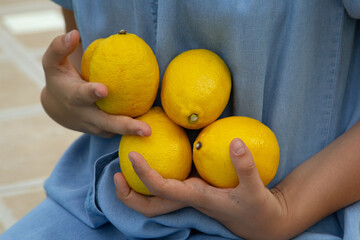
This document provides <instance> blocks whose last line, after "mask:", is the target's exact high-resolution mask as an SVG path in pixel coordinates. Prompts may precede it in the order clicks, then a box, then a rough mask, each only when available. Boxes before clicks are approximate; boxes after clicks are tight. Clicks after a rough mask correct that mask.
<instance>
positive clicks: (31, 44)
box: [16, 30, 65, 49]
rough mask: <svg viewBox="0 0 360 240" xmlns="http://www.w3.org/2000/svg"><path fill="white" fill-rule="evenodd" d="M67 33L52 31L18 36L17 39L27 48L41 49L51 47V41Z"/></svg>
mask: <svg viewBox="0 0 360 240" xmlns="http://www.w3.org/2000/svg"><path fill="white" fill-rule="evenodd" d="M63 33H65V30H64V31H50V32H41V33H36V34H23V35H18V36H16V38H17V39H18V40H19V41H20V42H21V43H22V44H23V45H25V47H27V48H30V49H31V48H39V47H43V46H49V44H50V43H51V41H52V40H53V39H54V38H55V37H56V36H58V35H61V34H63Z"/></svg>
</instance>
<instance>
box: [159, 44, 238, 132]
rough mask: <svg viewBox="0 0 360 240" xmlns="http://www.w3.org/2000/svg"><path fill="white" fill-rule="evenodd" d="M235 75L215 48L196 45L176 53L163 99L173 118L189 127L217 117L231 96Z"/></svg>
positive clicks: (167, 71) (168, 74)
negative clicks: (214, 50)
mask: <svg viewBox="0 0 360 240" xmlns="http://www.w3.org/2000/svg"><path fill="white" fill-rule="evenodd" d="M230 91H231V75H230V71H229V69H228V67H227V65H226V64H225V62H224V61H223V60H222V59H221V58H220V57H219V56H218V55H217V54H215V53H214V52H212V51H210V50H206V49H192V50H188V51H185V52H183V53H181V54H179V55H178V56H176V57H175V58H174V59H173V60H172V61H171V62H170V63H169V65H168V67H167V68H166V71H165V73H164V76H163V80H162V86H161V103H162V106H163V108H164V110H165V112H166V114H167V115H168V116H169V118H170V119H172V120H173V121H174V122H175V123H177V124H178V125H180V126H182V127H185V128H188V129H199V128H202V127H205V126H206V125H208V124H210V123H212V122H213V121H215V120H216V119H217V118H218V117H219V116H220V114H221V113H222V112H223V111H224V109H225V107H226V104H227V102H228V100H229V97H230Z"/></svg>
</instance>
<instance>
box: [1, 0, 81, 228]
mask: <svg viewBox="0 0 360 240" xmlns="http://www.w3.org/2000/svg"><path fill="white" fill-rule="evenodd" d="M64 28H65V26H64V21H63V18H62V14H61V10H60V8H59V7H58V6H57V5H56V4H54V3H53V2H51V1H50V0H0V234H1V233H2V232H3V231H5V230H6V229H8V228H9V227H10V226H11V225H12V224H14V223H15V222H16V221H17V220H18V219H20V218H21V217H23V216H24V215H25V214H26V213H28V212H29V211H30V210H31V209H32V208H34V207H35V206H36V205H37V204H39V203H40V202H41V201H42V200H43V199H44V198H45V192H44V190H43V188H42V187H43V183H44V180H45V179H46V178H47V177H48V176H49V174H50V173H51V171H52V169H53V168H54V166H55V164H56V162H57V161H58V159H59V157H60V156H61V155H62V153H63V152H64V151H65V150H66V148H67V147H68V146H69V145H70V144H71V143H72V142H73V141H74V140H75V139H76V138H77V137H78V136H79V135H80V133H78V132H74V131H70V130H67V129H65V128H63V127H61V126H60V125H58V124H56V123H55V122H53V121H52V120H51V119H50V118H49V117H48V116H47V115H46V114H45V112H44V110H43V109H42V107H41V104H40V92H41V89H42V87H43V86H44V83H45V79H44V73H43V70H42V66H41V58H42V55H43V53H44V52H45V50H46V48H47V46H48V45H49V43H50V42H51V40H52V39H53V38H54V37H55V36H57V35H60V34H62V33H64Z"/></svg>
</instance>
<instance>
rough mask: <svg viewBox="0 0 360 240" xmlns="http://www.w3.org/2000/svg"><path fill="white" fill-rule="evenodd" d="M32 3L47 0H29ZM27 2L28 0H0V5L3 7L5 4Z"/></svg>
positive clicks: (45, 0) (46, 0)
mask: <svg viewBox="0 0 360 240" xmlns="http://www.w3.org/2000/svg"><path fill="white" fill-rule="evenodd" d="M31 2H32V3H41V2H42V3H46V2H48V0H31ZM24 3H25V4H26V3H29V0H1V2H0V6H2V7H5V6H7V5H16V4H17V5H21V4H24Z"/></svg>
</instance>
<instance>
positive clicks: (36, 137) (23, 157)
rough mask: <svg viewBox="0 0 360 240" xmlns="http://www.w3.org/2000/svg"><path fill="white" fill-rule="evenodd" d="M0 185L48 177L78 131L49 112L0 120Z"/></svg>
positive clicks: (77, 134)
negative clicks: (64, 126) (69, 127)
mask: <svg viewBox="0 0 360 240" xmlns="http://www.w3.org/2000/svg"><path fill="white" fill-rule="evenodd" d="M0 132H1V135H0V156H1V157H0V163H1V164H0V185H3V184H9V183H14V182H21V181H26V180H28V179H32V178H42V177H47V176H48V175H49V174H50V173H51V171H52V169H53V168H54V166H55V164H56V162H57V161H58V159H59V158H60V156H61V155H62V154H63V152H64V151H65V150H66V149H67V148H68V146H69V145H70V144H71V143H72V142H73V141H74V140H75V138H77V137H78V136H79V135H80V133H78V132H75V131H71V130H68V129H65V128H63V127H61V126H60V125H58V124H57V123H55V122H53V121H52V120H51V119H50V118H49V117H48V116H46V115H45V114H44V115H41V116H38V117H32V118H24V119H18V120H2V121H1V122H0Z"/></svg>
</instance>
